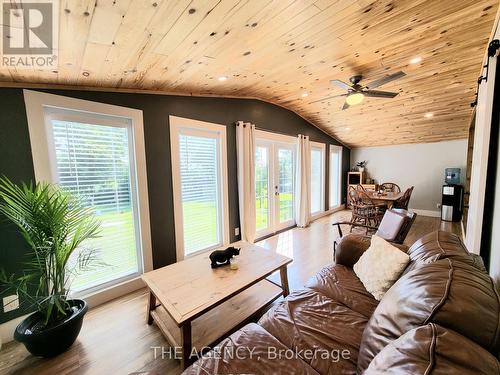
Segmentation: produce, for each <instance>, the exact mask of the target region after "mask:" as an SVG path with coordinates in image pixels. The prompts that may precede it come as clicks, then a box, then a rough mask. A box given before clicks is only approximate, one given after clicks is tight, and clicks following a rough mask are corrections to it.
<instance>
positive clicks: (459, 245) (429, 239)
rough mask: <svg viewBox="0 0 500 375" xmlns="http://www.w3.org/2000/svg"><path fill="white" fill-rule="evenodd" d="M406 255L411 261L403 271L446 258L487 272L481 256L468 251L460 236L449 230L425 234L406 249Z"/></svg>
mask: <svg viewBox="0 0 500 375" xmlns="http://www.w3.org/2000/svg"><path fill="white" fill-rule="evenodd" d="M408 255H409V257H410V261H411V262H412V263H411V264H410V266H409V267H407V269H406V271H405V273H407V272H409V271H411V270H412V269H414V268H415V267H416V265H417V264H419V263H431V262H435V261H436V260H439V259H446V258H451V259H455V260H459V261H462V262H464V263H467V264H471V265H473V266H475V267H476V268H477V269H479V270H481V271H484V272H487V271H486V268H485V267H484V264H483V262H482V259H481V257H479V256H475V255H474V254H471V253H469V252H468V251H467V249H466V248H465V245H464V244H463V242H462V241H461V240H460V237H459V236H457V235H456V234H453V233H449V232H444V231H435V232H431V233H429V234H427V235H425V236H424V237H422V238H420V239H419V240H417V241H416V242H415V243H414V244H413V245H412V246H411V247H410V248H409V249H408Z"/></svg>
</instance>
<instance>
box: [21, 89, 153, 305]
mask: <svg viewBox="0 0 500 375" xmlns="http://www.w3.org/2000/svg"><path fill="white" fill-rule="evenodd" d="M23 94H24V101H25V106H26V115H27V119H28V129H29V134H30V142H31V153H32V157H33V167H34V171H35V180H36V181H37V182H40V181H47V182H52V183H54V182H57V176H55V175H54V171H53V167H52V163H51V158H52V157H53V156H51V155H53V152H52V151H51V150H50V148H49V144H50V143H49V142H50V138H49V132H48V131H47V130H48V126H47V125H46V122H45V121H46V119H45V115H46V110H47V109H50V108H56V109H57V108H59V109H65V110H74V111H78V112H87V113H89V114H96V115H106V116H115V117H120V118H121V119H123V118H125V119H129V120H130V121H131V124H132V133H133V150H131V152H133V153H134V157H133V158H132V160H133V161H135V165H131V170H132V172H135V178H136V184H135V185H136V187H137V192H136V200H137V207H138V217H139V237H140V244H141V249H140V252H141V254H142V270H143V272H148V271H151V270H152V269H153V255H152V245H151V228H150V221H149V200H148V185H147V172H146V150H145V144H144V124H143V117H142V111H141V110H138V109H132V108H126V107H120V106H116V105H111V104H104V103H97V102H92V101H88V100H82V99H75V98H69V97H65V96H60V95H53V94H47V93H42V92H38V91H32V90H23ZM131 177H132V178H133V177H134V176H133V175H132V176H131ZM104 285H106V284H104ZM142 287H144V282H143V281H142V279H141V277H140V275H139V276H136V277H134V278H131V279H128V280H125V281H122V282H119V283H116V284H113V285H111V286H108V287H106V286H103V288H102V289H101V288H99V289H98V290H95V291H87V292H88V293H89V294H86V295H82V296H81V295H78V297H79V298H81V297H83V298H85V299H86V300H87V302H88V303H89V304H90V306H96V305H99V304H101V303H104V302H106V301H109V300H111V299H113V298H116V297H118V296H120V295H123V294H126V293H129V292H132V291H134V290H137V289H139V288H142Z"/></svg>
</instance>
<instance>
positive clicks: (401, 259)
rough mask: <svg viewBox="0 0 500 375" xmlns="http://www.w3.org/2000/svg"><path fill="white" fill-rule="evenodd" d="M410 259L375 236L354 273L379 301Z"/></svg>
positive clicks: (355, 266) (356, 265)
mask: <svg viewBox="0 0 500 375" xmlns="http://www.w3.org/2000/svg"><path fill="white" fill-rule="evenodd" d="M409 261H410V257H409V256H408V255H407V254H406V253H404V252H402V251H401V250H399V249H398V248H397V247H395V246H392V245H391V244H390V243H389V242H387V241H386V240H384V239H383V238H381V237H379V236H377V235H374V236H372V239H371V244H370V247H369V248H368V250H366V251H365V252H364V253H363V255H361V257H360V258H359V260H358V261H357V262H356V264H355V265H354V267H353V269H354V273H356V276H358V277H359V279H360V280H361V282H362V283H363V285H364V286H365V288H366V290H367V291H368V292H370V293H371V294H372V295H373V297H375V299H376V300H377V301H380V300H381V299H382V297H383V296H384V294H385V292H387V291H388V290H389V288H390V287H391V286H392V284H394V283H395V282H396V280H397V279H398V277H399V275H400V274H401V272H403V270H404V269H405V268H406V265H407V264H408V262H409Z"/></svg>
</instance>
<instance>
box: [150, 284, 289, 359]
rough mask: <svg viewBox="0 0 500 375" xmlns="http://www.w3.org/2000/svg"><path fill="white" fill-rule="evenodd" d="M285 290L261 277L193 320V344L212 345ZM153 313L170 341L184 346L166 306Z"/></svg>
mask: <svg viewBox="0 0 500 375" xmlns="http://www.w3.org/2000/svg"><path fill="white" fill-rule="evenodd" d="M282 294H283V290H282V289H281V288H280V287H279V286H277V285H276V284H274V283H272V282H270V281H268V280H262V281H260V282H258V283H257V284H255V285H253V286H251V287H249V288H248V289H245V290H243V291H242V292H241V293H239V294H237V295H236V296H234V297H233V298H231V299H229V300H227V301H226V302H224V303H222V304H220V305H219V306H216V307H214V308H213V309H211V310H210V311H208V312H206V313H205V314H203V315H202V316H200V317H199V318H197V319H195V320H193V321H192V322H191V330H192V347H193V348H195V349H197V350H201V349H202V348H204V347H207V346H213V345H214V344H216V343H217V342H218V340H220V339H221V338H222V337H224V336H226V335H228V334H230V333H232V332H233V331H235V330H236V329H238V328H239V327H240V326H241V324H242V323H244V322H246V321H247V320H248V319H249V318H250V317H252V316H253V315H255V314H256V313H257V312H259V311H260V310H262V309H263V308H265V307H266V306H267V305H269V304H270V303H272V302H273V301H275V300H276V299H278V298H279V297H280V296H281V295H282ZM151 316H152V318H153V319H154V321H155V322H156V324H157V325H158V327H159V328H160V330H161V332H162V333H163V335H164V336H165V337H166V338H167V340H168V341H169V343H170V344H171V345H172V346H177V347H179V346H181V330H180V328H179V327H178V326H177V324H175V322H174V321H173V319H172V318H171V317H170V315H169V314H168V313H167V311H166V310H165V309H164V308H163V306H161V305H159V306H157V307H156V308H155V309H154V310H153V311H151Z"/></svg>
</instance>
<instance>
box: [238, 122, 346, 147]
mask: <svg viewBox="0 0 500 375" xmlns="http://www.w3.org/2000/svg"><path fill="white" fill-rule="evenodd" d="M238 122H239V121H235V123H234V124H235V125H236V126H239V124H238ZM243 125H244V124H243ZM255 129H256V130H261V131H264V132H269V133H274V134H279V135H286V136H287V137H298V136H299V134H290V133H285V132H280V131H278V130H269V129H264V128H261V127H258V126H255ZM301 135H302V136H303V135H304V134H301ZM329 137H330V138H333V137H332V136H329ZM309 138H311V137H309ZM333 139H335V138H333ZM335 140H336V139H335ZM336 141H337V140H336ZM313 142H315V141H313ZM318 142H320V143H323V141H318ZM337 142H339V141H337ZM327 143H328V144H330V143H329V142H327ZM339 143H340V142H339ZM338 146H342V147H346V146H345V145H344V144H343V143H340V144H339V145H338Z"/></svg>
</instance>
